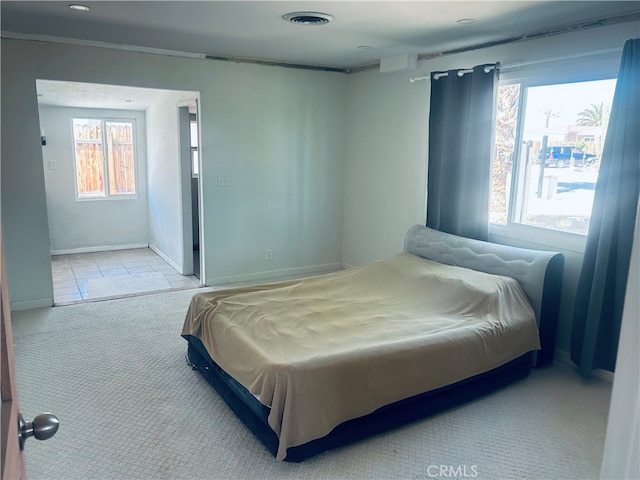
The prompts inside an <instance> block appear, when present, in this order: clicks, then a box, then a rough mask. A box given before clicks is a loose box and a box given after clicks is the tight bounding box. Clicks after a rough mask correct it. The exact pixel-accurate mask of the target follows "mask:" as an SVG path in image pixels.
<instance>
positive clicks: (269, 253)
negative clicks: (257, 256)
mask: <svg viewBox="0 0 640 480" xmlns="http://www.w3.org/2000/svg"><path fill="white" fill-rule="evenodd" d="M264 258H266V259H267V260H272V259H273V250H271V249H270V248H267V249H266V250H265V252H264Z"/></svg>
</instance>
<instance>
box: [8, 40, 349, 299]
mask: <svg viewBox="0 0 640 480" xmlns="http://www.w3.org/2000/svg"><path fill="white" fill-rule="evenodd" d="M1 60H2V85H1V88H2V90H1V92H2V105H1V109H2V110H1V113H2V118H3V122H2V131H1V134H2V157H1V158H2V190H1V194H2V223H3V235H4V237H5V238H4V240H5V247H6V252H7V272H8V285H9V290H10V298H11V305H12V308H13V309H19V308H31V307H35V306H46V305H51V304H52V302H53V287H52V281H51V271H50V266H49V263H50V261H49V249H50V243H49V229H48V225H47V207H46V199H45V188H44V172H43V161H42V149H41V147H40V127H39V121H38V109H37V104H36V89H35V81H36V79H47V80H69V81H79V82H91V83H102V84H113V85H130V86H138V87H149V88H160V89H167V90H186V91H196V92H200V106H201V108H200V113H201V116H200V122H201V132H202V138H201V140H202V145H201V158H202V172H201V181H202V183H203V189H202V192H201V195H202V199H203V211H202V215H203V223H204V225H203V228H204V231H203V236H204V238H205V245H204V251H205V257H206V258H205V259H204V260H205V267H206V272H207V278H206V283H207V284H212V283H214V282H218V281H233V280H242V279H243V278H247V277H253V278H256V277H267V276H270V275H274V274H279V273H280V274H286V273H289V272H294V271H296V272H299V271H318V270H321V269H323V268H329V267H331V268H335V267H337V266H338V265H340V260H341V251H342V224H343V221H342V220H343V217H342V212H343V208H342V207H343V198H344V189H343V182H344V158H345V152H346V135H347V133H346V130H347V128H346V127H347V124H346V121H345V118H346V114H345V108H346V107H345V105H346V82H347V76H346V75H344V74H339V73H332V72H318V71H307V70H298V69H287V68H281V67H272V66H262V65H255V64H237V63H232V62H221V61H212V60H201V59H188V58H177V57H170V56H164V55H152V54H143V53H137V52H129V51H120V50H111V49H103V48H97V47H79V46H71V45H59V44H49V43H44V42H32V41H21V40H4V39H3V40H2V59H1ZM8 118H11V122H8V121H6V120H5V119H8ZM147 121H149V119H148V118H147ZM147 148H150V146H149V145H147ZM218 175H223V176H227V177H229V179H230V181H231V186H230V187H226V188H220V187H216V178H217V176H218ZM151 208H153V206H152V205H151V204H150V209H151ZM266 248H270V249H272V250H273V260H266V259H265V249H266Z"/></svg>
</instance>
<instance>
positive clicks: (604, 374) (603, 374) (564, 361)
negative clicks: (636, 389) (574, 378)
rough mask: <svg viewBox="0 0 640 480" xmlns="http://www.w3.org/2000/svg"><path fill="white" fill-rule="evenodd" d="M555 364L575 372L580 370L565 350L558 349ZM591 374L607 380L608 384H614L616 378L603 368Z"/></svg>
mask: <svg viewBox="0 0 640 480" xmlns="http://www.w3.org/2000/svg"><path fill="white" fill-rule="evenodd" d="M555 362H556V363H559V364H560V365H564V366H565V367H569V368H572V369H574V370H577V369H578V367H576V365H575V363H573V361H572V360H571V355H570V354H569V352H565V351H564V350H558V349H556V351H555ZM591 374H592V375H593V376H594V377H597V378H600V379H601V380H605V381H607V382H610V383H613V377H614V373H613V372H609V371H607V370H603V369H601V368H596V369H594V370H593V371H592V372H591Z"/></svg>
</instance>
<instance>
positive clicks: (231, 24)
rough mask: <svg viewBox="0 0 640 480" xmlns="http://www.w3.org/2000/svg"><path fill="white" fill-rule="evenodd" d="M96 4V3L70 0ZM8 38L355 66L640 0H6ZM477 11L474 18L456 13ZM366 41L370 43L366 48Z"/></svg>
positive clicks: (623, 10)
mask: <svg viewBox="0 0 640 480" xmlns="http://www.w3.org/2000/svg"><path fill="white" fill-rule="evenodd" d="M74 2H75V3H81V4H85V5H88V6H89V7H90V8H91V10H90V11H89V12H79V11H76V10H71V9H69V8H68V5H69V4H70V3H74ZM0 7H1V14H2V15H1V20H2V34H3V37H10V36H12V35H14V34H20V35H22V38H25V36H27V37H28V36H33V35H35V36H44V37H59V38H63V37H64V38H70V39H76V40H81V41H84V42H107V43H112V44H124V45H129V46H137V47H145V48H157V49H165V50H174V51H179V52H188V53H191V54H200V55H211V56H222V57H234V58H246V59H260V60H270V61H275V62H286V63H294V64H303V65H313V66H324V67H334V68H341V69H345V68H352V67H358V66H363V65H369V64H372V63H376V62H378V61H379V60H380V58H383V57H388V56H393V55H398V54H403V53H417V54H425V53H426V54H428V53H432V52H442V51H446V50H450V49H456V48H464V47H468V46H472V45H477V44H482V43H485V42H494V41H503V40H507V39H509V38H513V37H517V36H520V35H522V34H524V33H544V32H548V31H549V30H550V29H555V28H558V27H562V26H567V25H576V24H581V23H585V22H589V21H592V20H601V19H605V18H612V17H619V16H621V15H629V14H631V15H636V21H637V20H638V18H640V2H638V1H637V0H634V1H540V0H538V1H515V0H514V1H455V0H454V1H428V0H422V1H420V0H414V1H364V0H363V1H269V0H263V1H242V0H236V1H83V0H77V1H76V0H68V1H6V0H2V2H1V3H0ZM299 10H303V11H315V12H323V13H328V14H331V15H333V16H334V17H335V20H334V21H333V22H331V23H330V24H328V25H324V26H303V25H294V24H291V23H288V22H286V21H285V20H283V19H282V16H283V15H284V14H286V13H288V12H292V11H299ZM461 18H473V19H475V20H476V22H475V23H473V24H471V25H460V24H457V23H456V20H459V19H461ZM362 46H366V47H371V48H359V47H362Z"/></svg>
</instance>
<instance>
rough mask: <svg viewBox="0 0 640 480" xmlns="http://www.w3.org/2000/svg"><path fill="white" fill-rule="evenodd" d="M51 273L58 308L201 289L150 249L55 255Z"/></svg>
mask: <svg viewBox="0 0 640 480" xmlns="http://www.w3.org/2000/svg"><path fill="white" fill-rule="evenodd" d="M51 269H52V272H53V290H54V292H53V296H54V302H55V304H56V305H60V304H65V303H73V302H79V301H83V300H95V299H102V298H113V297H119V296H129V295H135V294H141V293H148V292H155V291H161V290H171V289H178V288H180V289H183V288H197V287H199V286H200V282H199V280H198V278H197V277H195V276H193V275H190V276H184V275H180V274H179V273H178V272H177V271H176V270H175V269H174V268H173V267H172V266H171V265H169V264H168V263H167V262H165V261H164V260H163V259H162V258H161V257H159V256H158V255H157V254H156V253H155V252H153V250H151V249H149V248H137V249H132V250H116V251H109V252H94V253H76V254H70V255H54V256H52V257H51Z"/></svg>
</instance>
